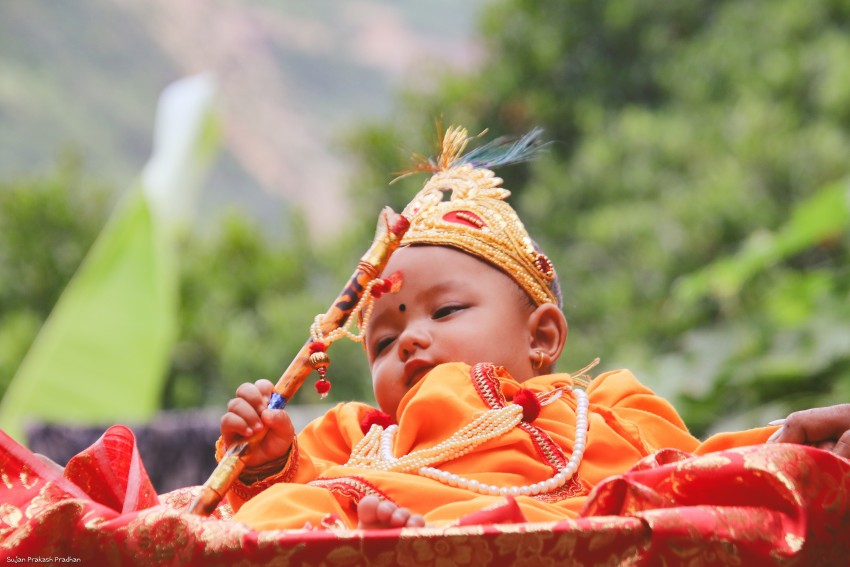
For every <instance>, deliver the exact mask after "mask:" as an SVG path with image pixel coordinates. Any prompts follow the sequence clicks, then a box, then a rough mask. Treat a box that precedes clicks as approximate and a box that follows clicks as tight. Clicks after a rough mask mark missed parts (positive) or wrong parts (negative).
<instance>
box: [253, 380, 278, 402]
mask: <svg viewBox="0 0 850 567" xmlns="http://www.w3.org/2000/svg"><path fill="white" fill-rule="evenodd" d="M254 386H256V387H257V389H258V390H259V391H260V393H261V394H262V395H263V396H265V398H266V399H268V398H270V397H271V395H272V391H274V384H272V383H271V382H270V381H269V380H266V379H265V378H260V379H259V380H257V381H256V382H254Z"/></svg>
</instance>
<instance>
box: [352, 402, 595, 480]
mask: <svg viewBox="0 0 850 567" xmlns="http://www.w3.org/2000/svg"><path fill="white" fill-rule="evenodd" d="M572 392H573V395H574V396H575V397H576V402H577V404H576V435H575V442H574V443H573V453H572V455H571V456H570V458H569V460H568V461H567V464H566V466H565V467H564V468H562V469H560V470H559V471H558V472H557V473H555V474H554V475H553V476H552V477H551V478H549V479H548V480H545V481H541V482H536V483H534V484H528V485H523V486H496V485H492V484H486V483H482V482H479V481H477V480H474V479H468V478H465V477H462V476H460V475H456V474H453V473H449V472H446V471H442V470H440V469H438V468H436V467H433V466H431V465H433V464H437V463H444V462H448V461H451V460H454V459H457V458H458V457H461V456H462V455H465V454H467V453H469V452H470V451H472V450H473V449H474V448H475V447H478V446H479V445H481V444H483V443H485V442H487V441H489V440H491V439H495V438H497V437H500V436H501V435H504V434H505V433H507V432H508V431H510V430H511V429H513V428H514V427H516V426H517V424H519V423H520V422H521V421H522V411H523V410H522V407H521V406H519V405H518V404H508V405H506V406H505V407H502V408H497V409H491V410H487V411H485V412H484V413H482V414H481V415H480V416H479V417H477V418H476V419H475V420H473V421H472V422H471V423H470V424H468V425H466V426H464V427H463V428H461V429H460V430H458V431H457V432H455V433H454V434H453V435H452V436H451V437H449V438H448V439H447V440H445V441H443V442H442V443H439V444H437V445H435V446H433V447H429V448H427V449H419V450H417V451H414V452H412V453H408V454H407V455H404V456H401V457H396V456H394V455H393V454H392V448H393V444H394V442H395V435H396V432H397V431H398V425H391V426H389V427H387V428H386V429H384V428H383V427H381V426H380V425H373V426H372V428H371V429H370V430H369V432H368V433H367V434H366V436H365V437H363V439H361V440H360V442H359V443H358V444H357V445H356V446H355V447H354V449H353V450H352V452H351V457H350V458H349V460H348V462H347V463H346V466H351V467H360V468H367V469H372V470H379V471H394V472H407V473H409V472H414V471H415V472H417V473H418V474H420V475H421V476H424V477H427V478H431V479H434V480H436V481H438V482H441V483H443V484H447V485H449V486H453V487H458V488H463V489H466V490H470V491H472V492H478V493H480V494H488V495H493V496H507V495H513V496H519V495H522V496H534V495H537V494H542V493H545V492H551V491H552V490H555V489H557V488H560V487H561V486H563V485H564V484H566V482H567V481H568V480H569V479H570V478H572V476H573V474H575V472H576V470H578V467H579V464H580V463H581V459H582V456H583V455H584V450H585V448H586V446H587V430H588V419H587V414H588V409H587V408H588V405H589V401H588V398H587V393H585V391H584V390H582V389H581V388H573V389H572ZM553 394H554V395H553ZM559 396H560V390H556V391H555V392H548V393H546V394H544V395H542V396H540V397H541V398H542V400H541V406H545V405H548V404H550V403H552V402H554V401H555V400H556V399H557V398H558V397H559ZM565 460H566V459H565Z"/></svg>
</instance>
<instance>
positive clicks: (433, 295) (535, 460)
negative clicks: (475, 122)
mask: <svg viewBox="0 0 850 567" xmlns="http://www.w3.org/2000/svg"><path fill="white" fill-rule="evenodd" d="M467 140H468V138H467V137H466V133H465V131H462V130H450V131H449V132H448V133H447V135H446V139H445V140H444V148H443V154H442V155H441V156H440V158H439V159H438V160H436V163H437V164H438V165H437V166H436V167H435V169H436V171H435V172H434V175H433V177H432V178H431V179H430V180H429V181H428V183H427V184H426V185H425V187H424V188H423V190H422V191H421V192H420V193H419V194H418V195H417V196H416V198H415V199H414V200H413V201H412V202H411V203H410V204H409V205H408V207H407V208H406V209H405V211H404V212H403V214H404V215H405V216H406V217H407V218H408V219H410V220H411V228H410V230H409V231H408V233H407V234H406V235H405V238H404V240H403V241H402V247H401V248H400V249H399V250H398V251H396V253H395V254H394V255H393V256H392V258H391V259H390V261H389V264H388V265H387V267H386V269H385V271H384V273H385V274H399V275H400V276H401V279H402V281H403V283H402V285H401V287H400V289H399V290H398V291H397V292H396V293H391V294H385V295H383V296H381V297H380V298H377V299H375V300H374V304H373V311H372V313H371V317H369V318H368V321H367V323H368V327H367V328H366V329H364V333H365V339H364V342H365V350H366V355H367V357H368V361H369V367H370V370H371V374H372V384H373V389H374V394H375V399H376V401H377V404H378V406H379V407H380V411H377V410H375V409H373V408H369V407H368V406H366V405H365V404H358V403H349V404H341V405H339V406H338V407H337V408H334V409H333V410H331V411H330V412H329V413H328V414H327V415H325V416H323V417H322V418H319V419H318V420H316V421H315V422H313V423H312V424H310V425H309V426H308V427H307V428H305V430H304V431H303V432H302V433H301V434H300V435H298V436H297V437H296V435H295V431H294V429H293V426H292V422H291V421H290V419H289V417H288V415H287V413H286V411H284V410H269V409H267V405H268V400H269V397H270V395H271V393H272V388H273V385H272V383H271V382H269V381H268V380H259V381H257V382H255V383H245V384H242V385H241V386H240V387H239V388H238V389H237V391H236V397H235V398H234V399H232V400H231V401H230V403H229V404H228V408H227V410H228V411H227V413H226V414H225V415H224V416H223V417H222V420H221V434H222V438H221V440H220V441H221V442H220V446H227V445H229V444H230V443H233V442H235V441H238V440H240V439H242V438H246V437H249V436H251V435H252V434H254V433H256V432H257V431H260V430H265V431H266V435H265V437H264V438H263V440H262V442H261V443H260V445H259V446H258V447H257V448H256V450H255V451H253V453H252V454H251V456H250V458H249V460H248V461H247V468H246V470H245V471H244V472H243V474H242V476H241V477H240V481H239V482H238V483H237V484H236V485H235V486H234V489H232V490H231V493H230V494H229V495H228V499H229V501H230V503H231V504H232V505H233V506H234V508H235V509H237V513H236V515H235V518H234V519H236V520H241V521H244V522H246V523H248V524H249V525H252V526H253V527H255V528H257V529H274V528H287V527H289V528H293V527H294V528H297V527H301V526H303V525H305V524H312V525H316V524H319V523H324V522H327V521H328V518H333V521H337V522H341V523H342V524H344V525H347V526H349V527H353V526H354V525H356V526H357V527H360V528H393V527H417V526H423V525H425V522H426V520H427V521H428V522H429V523H432V522H436V523H439V522H450V521H452V520H456V519H457V518H459V517H461V516H463V515H464V514H468V513H470V512H473V511H476V510H480V509H482V508H485V507H487V506H489V505H491V504H493V503H495V502H496V501H498V500H500V499H503V497H504V496H505V495H512V496H514V497H515V498H516V501H517V503H518V504H519V506H520V508H521V510H522V511H523V513H524V515H525V517H527V518H528V519H529V520H531V521H544V520H552V519H560V518H563V517H574V516H575V515H576V514H577V512H578V510H579V509H580V508H581V505H582V504H583V502H584V500H585V499H586V497H587V494H588V493H589V492H590V490H591V489H592V488H593V486H595V485H596V484H598V483H599V482H600V481H601V480H603V479H604V478H606V477H608V476H610V475H613V474H618V473H622V472H624V471H625V470H627V469H628V468H629V467H630V466H632V465H633V464H634V463H636V462H637V461H638V460H640V459H641V458H644V457H646V456H647V455H650V454H651V453H653V452H654V451H656V450H658V449H661V448H667V447H672V448H678V449H681V450H683V451H687V452H691V453H706V452H711V451H715V450H721V449H725V448H729V447H733V446H740V445H748V444H755V443H762V442H765V441H767V440H768V439H769V438H770V436H771V435H773V438H772V440H790V441H803V440H805V438H803V439H794V438H792V437H794V436H796V437H799V436H800V431H803V432H804V434H805V431H806V427H808V428H809V430H813V428H815V427H818V424H820V423H821V422H820V421H818V420H819V419H822V416H823V415H825V414H815V415H814V417H812V416H811V415H809V416H808V418H806V416H804V417H802V418H801V417H800V416H799V415H797V414H794V415H792V416H791V417H790V418H789V420H788V421H787V422H786V423H785V425H784V427H783V428H782V429H776V428H775V427H771V428H762V429H756V430H751V431H747V432H741V433H737V434H725V435H720V436H715V437H714V438H712V439H709V440H708V441H706V442H705V443H700V442H699V441H698V440H697V439H695V438H693V437H692V436H691V435H690V434H689V433H688V431H687V428H686V427H685V425H684V423H683V422H682V421H681V419H680V418H679V416H678V414H677V413H676V412H675V410H674V409H673V408H672V406H670V404H669V403H667V402H666V401H665V400H663V399H661V398H659V397H657V396H655V395H654V394H653V393H652V392H651V391H649V390H648V389H646V388H645V387H643V386H642V385H640V384H639V383H638V382H637V381H636V380H635V379H634V377H633V376H631V374H630V373H628V372H627V371H617V372H610V373H606V374H603V375H602V376H599V377H598V378H596V379H595V380H593V381H592V382H591V383H590V384H589V385H588V384H587V383H586V381H585V380H584V379H583V376H582V373H581V372H579V373H578V374H577V375H570V374H553V370H554V365H555V362H556V361H557V360H558V358H559V356H560V355H561V353H562V351H563V348H564V344H565V341H566V338H567V323H566V319H565V317H564V315H563V312H562V310H561V307H560V305H561V296H560V293H561V292H560V289H559V285H558V279H557V276H556V274H555V271H554V268H553V267H552V264H551V263H550V262H549V260H548V258H547V257H546V256H545V255H544V254H543V253H541V252H540V251H539V250H538V249H537V248H536V246H535V245H534V243H533V241H532V240H531V239H530V238H529V236H528V234H527V232H526V230H525V228H524V227H523V225H522V223H521V221H520V219H519V218H518V217H517V215H516V213H515V212H514V211H513V209H512V208H511V207H510V206H509V205H508V204H507V202H506V201H505V198H506V197H507V196H508V194H509V193H508V192H507V191H506V190H505V189H502V188H501V187H500V184H501V180H500V179H498V178H497V177H495V176H494V175H493V173H492V172H491V171H490V170H489V169H488V168H487V167H486V166H484V165H482V164H481V163H476V162H475V161H474V160H470V159H465V158H464V157H463V156H461V153H462V150H463V149H464V147H465V144H466V141H467ZM486 165H489V164H486ZM446 191H450V192H451V199H450V200H448V201H444V200H443V193H444V192H446ZM836 407H837V408H839V409H835V408H827V410H831V411H833V413H835V412H837V414H838V415H840V416H842V417H843V418H846V417H847V413H848V412H847V409H848V408H846V407H843V406H836ZM813 411H818V410H813ZM830 415H832V414H830ZM842 423H843V422H842ZM842 427H843V428H844V429H846V426H842V425H836V426H835V427H833V428H832V429H830V432H829V434H828V435H821V433H822V432H820V431H819V432H818V435H819V437H818V438H819V439H836V440H837V439H838V436H837V435H836V430H840V431H839V432H841V433H843V431H844V429H842ZM822 429H823V428H822ZM783 436H784V438H783ZM845 437H847V435H845ZM808 440H810V441H811V440H812V437H809V439H808ZM845 441H846V440H845ZM833 445H834V442H833ZM438 467H439V468H438Z"/></svg>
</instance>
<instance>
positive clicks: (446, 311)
mask: <svg viewBox="0 0 850 567" xmlns="http://www.w3.org/2000/svg"><path fill="white" fill-rule="evenodd" d="M463 309H466V306H465V305H446V306H444V307H440V308H439V309H437V310H436V311H434V314H433V315H432V316H431V318H432V319H442V318H443V317H448V316H449V315H451V314H452V313H455V312H457V311H462V310H463Z"/></svg>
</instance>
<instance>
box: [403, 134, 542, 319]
mask: <svg viewBox="0 0 850 567" xmlns="http://www.w3.org/2000/svg"><path fill="white" fill-rule="evenodd" d="M539 133H540V131H539V130H535V131H533V132H531V133H529V134H527V135H526V136H524V137H523V138H521V139H520V140H519V141H517V142H515V143H512V144H511V145H510V146H509V147H508V148H507V149H506V150H504V149H503V151H496V148H497V146H498V147H499V148H503V147H504V146H503V143H501V142H497V143H492V144H488V145H486V146H483V147H482V148H479V149H478V150H474V151H472V152H470V153H469V154H466V155H465V156H463V155H462V153H463V150H464V149H465V148H466V145H467V143H468V142H469V140H470V139H471V138H470V137H469V136H468V135H467V131H466V129H464V128H459V127H454V128H449V129H448V130H447V131H446V133H445V136H444V137H443V144H442V150H441V153H440V155H439V156H438V157H437V158H436V159H433V160H429V161H428V162H427V165H426V166H424V167H423V166H419V168H418V169H419V170H423V169H424V170H428V171H431V172H433V175H432V177H431V178H430V179H429V180H428V181H427V182H426V183H425V186H424V187H423V188H422V190H421V191H419V193H418V194H417V195H416V196H415V197H414V198H413V200H412V201H411V202H410V203H409V204H408V205H407V207H405V209H404V211H403V212H402V215H404V216H405V217H406V218H407V219H409V220H410V223H411V225H410V228H409V229H408V231H407V233H406V234H405V236H404V238H403V239H402V242H401V245H402V246H405V245H410V244H432V245H440V246H452V247H455V248H458V249H460V250H462V251H464V252H467V253H469V254H472V255H473V256H476V257H478V258H481V259H483V260H485V261H487V262H489V263H490V264H492V265H494V266H496V267H497V268H499V269H501V270H502V271H503V272H505V273H506V274H507V275H508V276H510V277H511V278H513V279H514V280H515V281H516V282H517V283H518V284H519V285H520V287H521V288H522V289H523V290H525V292H526V293H527V294H528V296H529V297H530V298H531V299H532V300H533V301H534V303H535V304H537V305H541V304H543V303H555V304H558V302H559V300H558V298H557V296H556V295H555V293H554V292H553V291H552V289H551V287H550V284H551V283H552V281H553V280H554V279H555V277H556V274H555V268H554V266H553V265H552V262H551V261H550V260H549V258H547V257H546V255H545V254H543V253H542V252H540V251H539V250H537V249H536V248H535V246H534V242H533V241H532V240H531V237H530V236H529V235H528V232H527V231H526V229H525V226H524V225H523V223H522V221H521V220H520V219H519V216H518V215H517V213H516V211H514V209H513V207H511V206H510V204H508V202H507V201H506V199H507V198H508V196H510V194H511V192H510V191H508V190H507V189H504V188H503V187H502V186H501V185H502V179H500V178H499V177H496V175H495V173H493V171H492V170H490V169H489V167H488V166H492V165H493V164H498V165H504V164H506V163H511V162H516V161H521V160H523V159H527V156H528V155H530V149H531V148H532V146H533V145H534V143H535V142H536V139H537V137H538V135H539ZM448 192H451V194H450V196H449V199H448V200H445V194H446V193H448Z"/></svg>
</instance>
